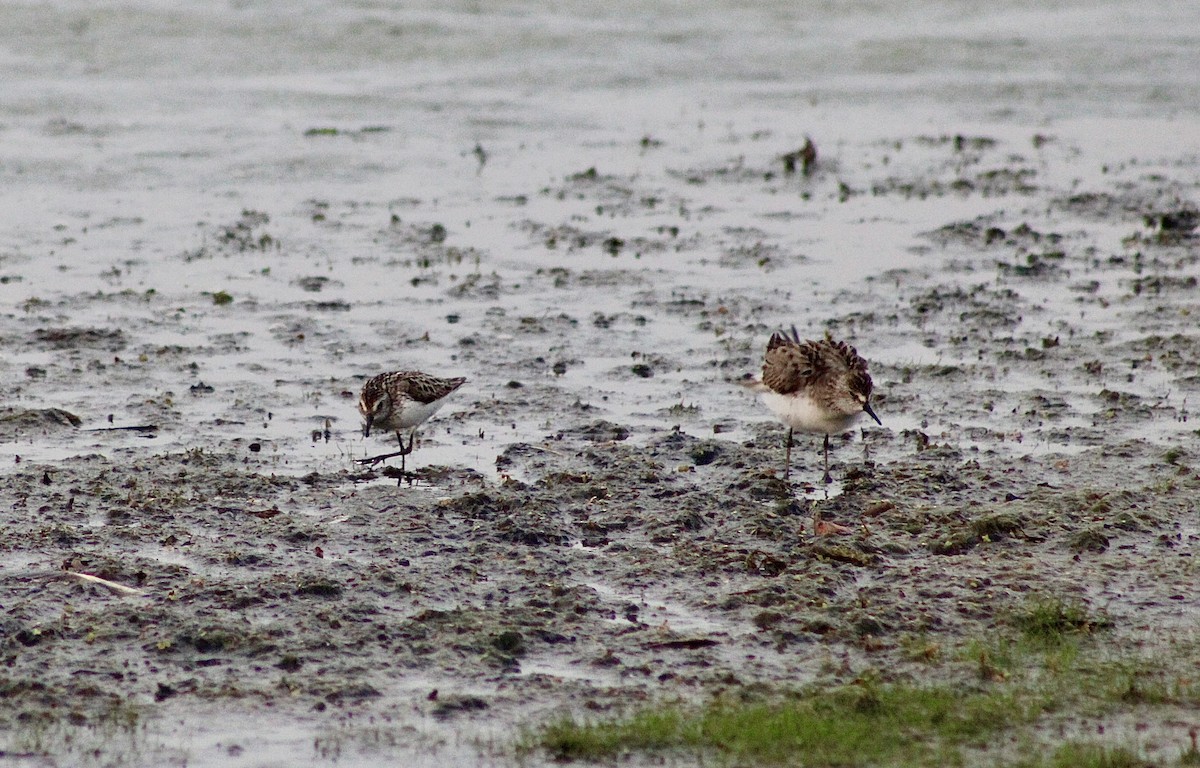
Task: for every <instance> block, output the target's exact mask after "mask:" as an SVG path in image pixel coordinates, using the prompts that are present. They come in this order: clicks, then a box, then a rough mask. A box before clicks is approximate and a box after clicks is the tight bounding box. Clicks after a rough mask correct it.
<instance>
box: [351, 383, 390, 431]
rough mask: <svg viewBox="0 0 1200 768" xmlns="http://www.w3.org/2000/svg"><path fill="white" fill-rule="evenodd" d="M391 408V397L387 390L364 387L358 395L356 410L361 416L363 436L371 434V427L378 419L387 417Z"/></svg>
mask: <svg viewBox="0 0 1200 768" xmlns="http://www.w3.org/2000/svg"><path fill="white" fill-rule="evenodd" d="M391 409H392V399H391V398H390V397H388V394H387V392H385V391H380V390H367V389H364V390H363V393H362V394H361V395H359V397H358V412H359V413H361V414H362V417H363V428H362V432H363V437H370V436H371V427H372V426H373V425H374V424H375V423H376V422H378V421H382V420H383V419H385V418H387V414H388V412H389V411H391Z"/></svg>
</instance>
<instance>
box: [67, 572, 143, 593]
mask: <svg viewBox="0 0 1200 768" xmlns="http://www.w3.org/2000/svg"><path fill="white" fill-rule="evenodd" d="M66 573H67V575H68V576H70V577H71V578H74V579H78V580H79V581H82V582H83V583H85V584H98V585H99V586H101V587H104V588H105V589H107V590H108V591H109V592H112V593H113V594H114V595H121V596H122V597H139V596H141V595H144V594H146V593H145V591H144V590H141V589H138V588H137V587H127V586H125V585H124V584H118V583H117V582H115V581H109V580H108V579H102V578H100V577H99V576H93V575H92V574H90V573H79V572H77V571H67V572H66Z"/></svg>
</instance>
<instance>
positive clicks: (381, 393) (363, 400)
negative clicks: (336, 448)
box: [356, 371, 466, 472]
mask: <svg viewBox="0 0 1200 768" xmlns="http://www.w3.org/2000/svg"><path fill="white" fill-rule="evenodd" d="M465 381H466V379H464V378H462V377H461V376H459V377H457V378H453V379H439V378H438V377H436V376H430V375H429V374H428V373H422V372H421V371H392V372H391V373H381V374H379V375H378V376H372V377H371V378H370V379H368V380H367V383H366V384H364V385H363V388H362V394H361V395H359V398H358V412H359V413H361V414H362V417H363V430H362V432H363V437H370V436H371V430H372V429H373V428H374V429H378V430H384V429H386V430H389V431H394V432H395V433H396V439H397V440H399V441H400V450H399V451H396V452H395V453H385V454H381V455H379V456H371V457H370V458H366V459H356V461H357V462H358V463H359V464H370V465H372V466H374V465H375V464H378V463H379V462H381V461H383V460H384V459H390V458H392V457H393V456H399V457H400V471H401V472H404V457H405V456H407V455H408V454H410V453H412V451H413V444H414V443H415V441H416V439H417V427H419V426H421V425H422V424H424V423H425V422H426V421H427V420H428V419H429V417H430V416H432V415H433V414H434V413H435V412H436V411H437V409H438V408H441V407H442V404H444V403H445V402H446V398H448V397H449V396H450V394H451V393H452V392H454V390H456V389H458V388H459V387H461V386H462V385H463V382H465ZM405 430H407V431H408V433H409V436H408V447H407V448H406V447H404V435H403V434H402V433H403V432H404V431H405Z"/></svg>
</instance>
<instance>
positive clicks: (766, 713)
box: [526, 681, 1041, 766]
mask: <svg viewBox="0 0 1200 768" xmlns="http://www.w3.org/2000/svg"><path fill="white" fill-rule="evenodd" d="M1040 711H1041V709H1040V706H1038V705H1037V703H1036V702H1030V701H1020V700H1017V699H1015V698H1014V697H1013V696H1011V695H1009V694H1008V693H1006V692H1004V691H995V690H993V691H970V690H960V689H952V688H949V687H945V686H917V685H909V684H899V683H892V684H886V685H884V684H878V683H875V682H873V681H861V682H860V683H858V684H855V685H850V686H842V687H838V688H834V689H822V690H811V691H805V692H800V693H794V694H791V695H789V696H786V697H776V698H773V699H770V700H757V701H756V700H751V701H741V700H732V699H729V698H721V699H717V700H714V701H712V702H710V703H708V704H707V705H704V706H700V707H689V706H685V705H681V704H665V705H658V706H655V707H653V708H647V709H642V710H639V711H636V712H634V713H632V714H630V715H629V716H628V717H625V718H623V719H619V720H614V721H605V722H580V721H578V720H575V719H574V718H570V717H567V718H563V719H561V720H558V721H556V722H554V723H551V724H550V725H548V726H547V727H545V728H544V729H543V730H542V731H541V732H539V733H538V734H536V735H535V736H533V737H532V738H533V742H532V743H527V744H526V747H541V748H543V749H545V750H546V752H547V753H549V755H550V756H551V757H552V758H553V759H555V760H590V761H601V760H612V759H615V758H619V757H621V756H623V755H626V754H629V753H633V752H660V753H662V752H675V753H687V754H720V755H724V756H726V757H728V758H730V759H732V760H733V761H734V762H735V763H749V764H755V765H791V764H796V763H797V761H803V763H804V764H805V765H813V766H822V765H830V766H833V765H938V764H952V763H956V762H961V755H960V754H959V751H960V750H961V749H963V748H967V747H973V746H979V745H981V744H983V743H986V742H987V741H988V739H989V738H990V737H991V736H993V735H994V734H996V733H998V732H999V731H1002V730H1004V729H1007V728H1009V727H1011V726H1013V725H1015V724H1016V723H1018V722H1029V721H1030V720H1032V719H1033V718H1035V717H1036V716H1037V715H1038V714H1039V713H1040Z"/></svg>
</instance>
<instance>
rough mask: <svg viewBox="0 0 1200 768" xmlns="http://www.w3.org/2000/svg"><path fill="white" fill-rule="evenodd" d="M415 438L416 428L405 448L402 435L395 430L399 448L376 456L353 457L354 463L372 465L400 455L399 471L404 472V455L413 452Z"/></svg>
mask: <svg viewBox="0 0 1200 768" xmlns="http://www.w3.org/2000/svg"><path fill="white" fill-rule="evenodd" d="M416 438H417V432H416V430H413V433H412V437H411V439H410V440H409V441H408V447H407V448H406V447H405V446H404V436H403V435H402V434H400V433H399V432H397V433H396V440H397V441H398V442H399V443H400V450H398V451H393V452H392V453H381V454H379V455H378V456H369V457H367V458H365V459H355V460H354V463H355V464H367V465H369V466H372V467H373V466H375V465H376V464H378V463H379V462H381V461H386V460H388V459H394V458H396V457H397V456H399V457H400V472H401V473H403V472H404V457H405V456H407V455H408V454H410V453H412V452H413V445H414V444H415V441H416Z"/></svg>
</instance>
